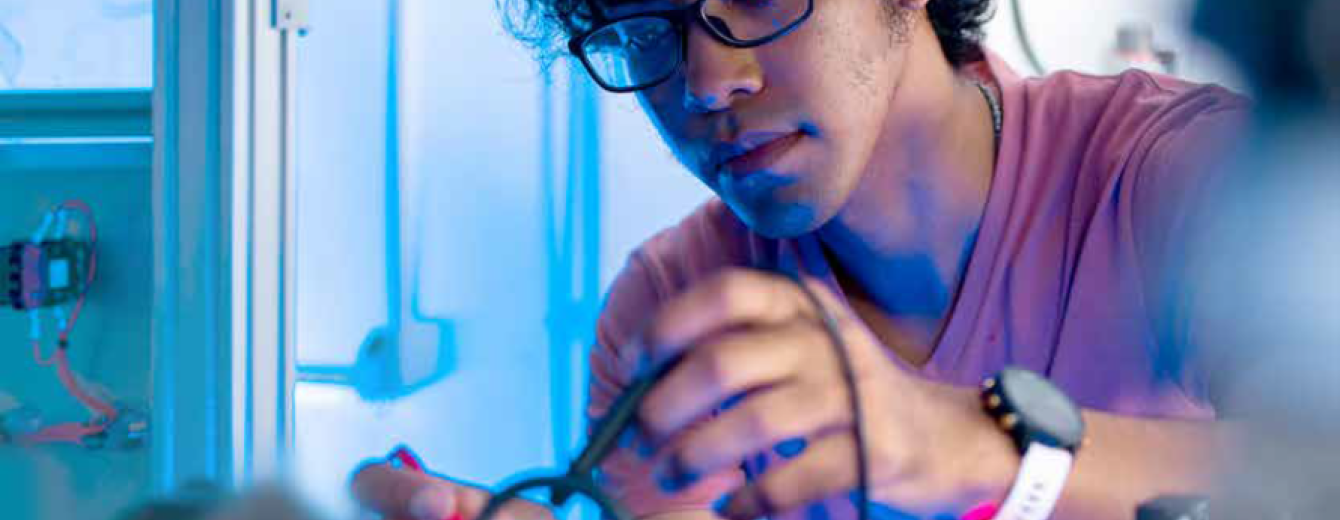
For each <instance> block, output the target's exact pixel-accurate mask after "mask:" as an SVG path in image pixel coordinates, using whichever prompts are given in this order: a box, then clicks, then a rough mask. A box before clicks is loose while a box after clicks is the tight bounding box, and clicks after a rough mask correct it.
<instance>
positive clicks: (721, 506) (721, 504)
mask: <svg viewBox="0 0 1340 520" xmlns="http://www.w3.org/2000/svg"><path fill="white" fill-rule="evenodd" d="M729 505H730V494H725V495H721V498H718V499H717V501H716V502H712V511H714V512H716V514H717V516H719V517H722V518H725V517H726V507H727V506H729Z"/></svg>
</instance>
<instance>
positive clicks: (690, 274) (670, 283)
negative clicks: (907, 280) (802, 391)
mask: <svg viewBox="0 0 1340 520" xmlns="http://www.w3.org/2000/svg"><path fill="white" fill-rule="evenodd" d="M966 72H967V73H968V74H971V75H975V76H976V77H978V78H979V79H980V80H982V81H983V82H984V83H986V84H987V85H989V86H990V87H991V88H993V89H994V90H995V91H996V92H997V93H998V94H999V97H1000V99H1001V102H1002V104H1003V110H1004V128H1003V129H1002V132H1001V141H1000V148H999V155H998V156H997V162H996V167H995V172H994V174H993V178H992V180H991V187H990V194H989V196H988V198H987V202H986V208H985V212H984V213H983V216H982V221H981V224H980V227H979V230H978V236H977V241H976V244H975V246H974V247H973V250H972V253H971V256H970V258H969V260H968V264H967V268H966V269H967V272H966V274H965V276H964V278H963V282H962V287H961V288H960V289H959V290H960V293H959V295H958V297H957V300H956V301H955V303H954V305H953V308H952V311H951V314H950V316H949V321H948V324H947V325H946V328H945V329H944V332H943V334H942V335H941V338H940V341H939V343H938V344H937V345H935V346H934V349H933V351H932V353H931V357H930V359H929V361H928V362H927V363H926V364H925V365H924V366H923V367H921V368H920V369H917V370H919V371H920V374H921V375H922V376H924V377H927V378H930V379H933V380H937V381H942V382H947V383H952V384H956V385H977V384H978V383H979V382H980V381H981V380H982V379H984V378H985V377H988V376H990V375H991V374H993V373H995V372H996V371H998V370H1000V369H1001V368H1002V367H1004V366H1006V365H1015V366H1021V367H1024V368H1028V369H1031V370H1033V371H1036V372H1039V373H1042V374H1045V375H1046V376H1047V377H1048V378H1050V379H1051V380H1052V381H1053V382H1054V383H1055V384H1057V385H1058V386H1059V387H1060V388H1061V389H1063V390H1064V391H1065V392H1066V393H1067V394H1069V395H1070V396H1071V397H1072V398H1073V399H1074V400H1075V401H1076V402H1077V403H1078V404H1079V405H1080V406H1083V407H1085V408H1089V409H1095V410H1102V411H1107V412H1112V413H1117V414H1123V415H1130V416H1141V417H1161V418H1186V419H1206V418H1213V417H1214V416H1215V410H1214V407H1213V405H1212V403H1211V400H1210V394H1211V392H1210V389H1211V387H1212V383H1213V381H1212V380H1211V377H1210V376H1211V375H1212V373H1213V372H1214V371H1215V370H1214V366H1215V364H1214V363H1213V362H1212V361H1210V360H1207V359H1198V358H1197V356H1194V355H1186V353H1187V352H1190V350H1186V349H1183V348H1182V345H1183V344H1187V343H1193V342H1194V340H1195V337H1194V336H1195V330H1194V327H1193V326H1190V325H1188V320H1187V319H1185V316H1184V314H1185V313H1184V312H1183V310H1184V309H1181V306H1182V305H1183V304H1184V303H1185V302H1183V301H1181V300H1180V299H1179V298H1178V297H1177V296H1176V294H1175V291H1174V289H1173V288H1175V287H1176V281H1177V280H1176V277H1177V274H1176V273H1177V272H1178V271H1179V267H1184V266H1179V260H1180V259H1181V254H1182V251H1183V247H1184V245H1185V244H1186V242H1187V241H1188V239H1189V238H1190V237H1188V236H1187V235H1189V234H1192V233H1193V232H1192V231H1191V227H1190V225H1189V222H1191V221H1192V220H1194V219H1193V216H1194V215H1193V213H1195V211H1196V210H1195V209H1194V208H1197V207H1198V206H1199V202H1200V201H1201V200H1203V199H1205V198H1206V197H1207V196H1208V194H1209V193H1210V192H1211V191H1212V190H1213V188H1214V187H1215V185H1216V183H1217V179H1218V175H1217V174H1216V171H1217V169H1215V168H1213V167H1211V165H1212V164H1213V161H1214V159H1215V158H1217V157H1221V156H1223V155H1226V153H1227V152H1228V151H1229V150H1228V148H1229V147H1230V146H1231V143H1232V137H1234V136H1235V135H1237V133H1238V131H1239V130H1241V129H1242V128H1243V127H1244V126H1245V118H1246V111H1247V109H1248V103H1247V101H1246V100H1244V99H1243V98H1241V97H1239V96H1237V95H1234V94H1232V93H1230V92H1228V91H1227V90H1224V89H1222V88H1220V87H1216V86H1209V85H1197V84H1192V83H1187V82H1184V81H1180V80H1176V79H1173V78H1170V77H1167V76H1161V75H1155V74H1150V73H1146V72H1141V71H1130V72H1126V73H1124V74H1121V75H1118V76H1090V75H1084V74H1077V73H1072V72H1062V73H1058V74H1053V75H1050V76H1047V77H1044V78H1032V79H1022V78H1020V77H1019V76H1017V75H1016V74H1015V73H1014V72H1013V71H1011V70H1010V69H1009V67H1008V66H1007V65H1006V64H1004V62H1003V61H1001V60H1000V59H999V58H998V57H997V56H995V55H994V54H991V53H989V52H988V53H987V58H986V59H985V60H984V61H982V62H979V63H976V64H973V65H970V66H969V67H968V68H967V69H966ZM727 267H751V268H758V269H766V270H771V271H779V272H788V271H790V272H795V271H797V270H799V271H800V272H802V273H804V274H806V275H809V276H815V277H818V278H821V279H823V280H825V281H826V282H827V283H828V284H829V286H830V287H832V288H833V289H834V290H835V291H837V292H838V293H839V294H840V290H839V289H838V287H837V284H836V282H835V280H834V279H833V276H832V271H831V269H830V268H829V264H828V260H827V259H826V258H825V255H824V252H823V249H822V247H821V246H820V245H819V244H818V242H817V239H816V238H815V237H813V236H801V237H798V238H794V239H782V240H774V239H767V238H764V237H762V236H759V235H757V234H755V233H753V232H751V231H750V230H749V229H748V228H747V227H746V226H745V225H744V224H743V223H742V222H741V221H740V220H739V219H737V218H736V217H735V216H734V215H733V214H732V213H731V212H730V210H729V209H728V208H727V207H726V206H725V205H724V204H723V203H722V202H721V201H720V200H717V199H713V200H711V201H709V202H707V203H705V204H703V205H702V206H700V207H699V208H698V209H697V210H696V211H694V212H693V213H692V214H690V215H689V216H688V217H687V218H685V219H684V220H683V221H682V222H680V223H679V224H677V225H676V226H674V227H671V228H669V229H667V230H665V231H662V232H661V233H659V234H657V235H656V236H655V237H653V238H651V239H650V240H648V241H647V242H646V243H644V244H643V245H642V246H641V247H640V248H638V249H637V250H636V251H635V252H634V253H633V254H632V255H631V257H630V258H629V260H628V264H627V265H626V266H625V268H624V269H623V271H622V272H621V273H620V275H619V276H618V278H617V279H616V280H615V282H614V285H613V288H612V289H611V291H610V294H609V297H608V300H607V303H606V307H605V309H604V311H603V313H602V315H601V317H600V320H599V324H598V326H597V345H596V347H595V349H594V351H593V353H592V355H591V386H590V405H589V407H588V409H587V414H588V416H589V417H590V418H598V417H600V416H601V415H602V414H603V413H604V411H605V409H606V408H607V407H608V406H609V404H610V402H611V401H612V400H613V399H614V398H615V397H616V396H617V395H618V393H619V391H620V389H621V388H622V387H623V386H624V385H625V384H627V383H628V381H629V379H630V376H631V374H632V371H633V369H634V367H635V366H636V360H637V358H638V353H637V352H635V351H632V350H633V349H635V348H636V347H635V346H634V345H635V344H634V343H630V339H631V338H633V337H634V335H636V333H637V332H639V329H640V328H641V327H642V326H643V325H644V324H645V323H646V322H647V320H648V319H649V318H650V317H651V316H653V315H654V313H655V312H656V310H657V308H658V306H659V305H661V303H663V302H665V301H666V299H667V298H671V297H673V296H674V295H675V294H677V293H679V292H681V291H683V290H685V289H686V288H688V287H689V286H691V285H692V284H694V283H695V282H698V281H701V280H703V279H704V278H706V277H708V276H710V275H712V274H714V273H715V272H717V271H719V270H721V269H723V268H727ZM889 276H898V273H896V272H890V273H889ZM891 355H892V354H891ZM1189 359H1190V360H1193V361H1188V360H1189ZM791 451H793V450H788V449H785V447H783V449H776V450H772V452H769V453H762V454H759V455H758V456H756V457H751V458H750V459H749V460H744V461H741V464H740V466H739V469H736V470H732V471H727V472H723V473H720V474H717V475H712V476H709V477H707V478H704V479H703V480H701V481H699V482H698V483H697V484H695V485H693V486H691V487H690V488H689V489H687V490H685V491H683V492H680V493H677V494H667V493H664V492H662V491H661V490H660V489H659V488H658V487H657V485H656V482H655V480H654V478H653V476H652V474H651V473H652V472H651V463H650V462H648V461H644V460H641V459H640V458H638V456H637V455H636V454H635V453H632V452H630V451H628V450H625V449H621V450H617V451H615V452H614V453H613V454H611V456H610V457H609V458H608V459H606V462H605V464H604V465H603V466H602V471H601V478H602V481H603V482H604V484H605V485H606V486H607V488H608V489H610V490H611V491H612V492H613V493H614V494H615V496H616V497H618V498H619V499H621V500H622V501H624V502H625V503H626V504H627V505H628V506H629V508H630V509H631V510H632V511H633V512H634V513H635V514H636V515H638V516H640V517H641V516H647V515H652V514H657V513H666V512H672V511H683V510H693V509H700V510H706V509H708V508H710V506H711V504H712V503H713V502H714V501H715V500H716V499H717V498H719V497H720V496H722V495H723V494H724V493H726V492H728V491H730V490H731V489H733V488H734V487H735V486H737V485H739V484H740V483H741V482H743V479H745V478H747V475H756V474H758V473H759V472H761V471H764V470H765V469H766V467H767V466H768V465H769V463H770V462H771V463H775V462H776V459H777V458H778V457H785V456H789V455H794V453H790V452H791ZM854 517H855V515H854V508H853V507H852V504H851V501H850V500H847V499H845V498H834V499H830V500H827V501H824V502H821V503H816V504H814V505H811V506H809V507H808V508H805V509H802V510H799V511H795V512H792V513H790V514H787V515H781V516H780V518H781V520H795V519H800V518H808V519H810V520H818V519H824V520H827V519H835V518H854Z"/></svg>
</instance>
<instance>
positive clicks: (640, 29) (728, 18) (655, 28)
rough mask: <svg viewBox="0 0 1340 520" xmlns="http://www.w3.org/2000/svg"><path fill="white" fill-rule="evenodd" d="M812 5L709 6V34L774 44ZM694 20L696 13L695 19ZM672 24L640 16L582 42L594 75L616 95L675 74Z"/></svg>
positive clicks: (729, 0)
mask: <svg viewBox="0 0 1340 520" xmlns="http://www.w3.org/2000/svg"><path fill="white" fill-rule="evenodd" d="M810 1H811V0H706V1H705V2H704V3H703V5H702V15H703V17H704V19H705V20H706V21H707V25H708V26H709V27H708V29H709V30H711V31H712V32H714V33H716V34H717V36H718V37H720V38H722V39H724V40H726V41H728V42H731V43H733V44H736V45H749V44H751V43H754V42H758V41H762V40H766V39H768V38H772V37H774V36H775V35H777V34H778V33H780V32H782V31H785V30H786V29H788V28H789V27H790V26H792V25H793V24H795V23H796V22H797V21H798V20H800V18H801V17H803V16H804V15H805V12H806V11H807V9H808V8H809V2H810ZM695 16H696V13H695ZM681 30H682V28H680V27H678V26H677V25H676V24H675V23H674V22H673V21H671V19H670V18H666V17H661V16H651V15H649V16H636V17H632V18H626V19H623V20H620V21H618V22H615V23H612V24H610V25H606V26H604V27H601V28H600V29H598V30H596V31H595V32H593V33H591V34H590V35H588V36H587V37H586V39H585V40H583V41H582V45H581V49H582V52H583V53H584V54H585V55H586V62H587V64H588V66H589V67H590V69H591V73H592V74H593V75H596V76H597V79H599V80H600V81H601V82H602V83H603V84H605V85H606V86H608V87H613V88H616V89H636V88H640V87H643V86H647V85H650V84H653V83H656V82H658V81H661V80H663V79H665V78H666V77H668V76H669V75H670V74H673V73H674V71H675V68H676V67H678V66H679V63H680V60H681V59H682V56H681V52H682V40H683V36H682V35H681V33H680V31H681Z"/></svg>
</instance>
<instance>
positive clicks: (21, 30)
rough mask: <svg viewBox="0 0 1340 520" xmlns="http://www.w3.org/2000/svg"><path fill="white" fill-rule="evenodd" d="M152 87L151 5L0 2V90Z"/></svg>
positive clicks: (123, 0)
mask: <svg viewBox="0 0 1340 520" xmlns="http://www.w3.org/2000/svg"><path fill="white" fill-rule="evenodd" d="M152 84H153V1H152V0H3V1H0V90H14V89H23V90H40V89H70V88H147V87H150V86H151V85H152Z"/></svg>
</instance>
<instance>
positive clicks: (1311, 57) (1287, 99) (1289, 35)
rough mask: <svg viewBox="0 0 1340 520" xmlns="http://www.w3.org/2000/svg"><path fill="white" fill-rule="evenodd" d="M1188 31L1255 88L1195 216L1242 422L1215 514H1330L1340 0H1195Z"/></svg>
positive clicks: (1339, 299)
mask: <svg viewBox="0 0 1340 520" xmlns="http://www.w3.org/2000/svg"><path fill="white" fill-rule="evenodd" d="M1195 19H1196V25H1197V28H1198V29H1199V30H1200V31H1201V32H1202V33H1203V34H1205V35H1206V36H1208V37H1209V38H1211V39H1212V40H1214V42H1215V43H1217V44H1219V45H1220V46H1222V47H1223V48H1224V49H1225V50H1226V51H1228V52H1229V54H1230V55H1232V57H1233V58H1234V59H1235V60H1236V61H1237V62H1238V64H1239V65H1240V66H1241V68H1242V69H1243V72H1244V73H1245V74H1246V76H1247V77H1248V79H1249V80H1250V82H1251V84H1252V85H1253V88H1254V89H1255V90H1256V92H1255V97H1256V99H1257V100H1258V101H1259V107H1258V117H1257V122H1256V128H1255V131H1254V138H1253V139H1252V140H1251V143H1252V144H1251V146H1250V147H1247V149H1245V150H1242V151H1241V153H1240V154H1239V157H1237V158H1236V160H1235V161H1233V163H1234V164H1235V166H1234V170H1233V171H1232V172H1231V175H1230V182H1229V183H1228V186H1227V190H1226V192H1225V193H1226V195H1225V198H1224V200H1223V203H1222V204H1220V205H1219V206H1218V208H1219V211H1216V212H1215V213H1213V214H1212V215H1210V217H1209V218H1208V219H1207V222H1208V225H1207V228H1206V233H1205V240H1204V243H1203V244H1202V246H1201V247H1200V248H1198V253H1197V254H1196V255H1195V256H1194V257H1192V258H1189V259H1187V262H1188V265H1191V266H1194V267H1195V268H1196V269H1195V270H1193V271H1192V272H1194V274H1193V275H1192V276H1191V278H1192V279H1191V280H1189V283H1190V284H1191V285H1190V287H1192V289H1191V291H1190V295H1191V297H1192V298H1195V299H1197V300H1198V301H1200V302H1203V303H1205V305H1204V306H1203V308H1204V310H1205V311H1206V312H1204V315H1203V316H1202V320H1203V325H1205V326H1203V327H1201V328H1200V330H1201V331H1203V333H1204V337H1201V338H1199V340H1198V341H1196V342H1195V343H1196V345H1199V346H1198V347H1193V348H1203V349H1207V350H1208V351H1209V352H1208V353H1206V354H1207V355H1209V356H1211V357H1212V358H1213V359H1218V360H1223V365H1222V366H1224V367H1233V368H1232V369H1231V370H1223V371H1221V372H1222V373H1219V374H1216V375H1215V381H1212V382H1210V384H1211V386H1212V387H1213V391H1214V392H1215V393H1216V394H1217V395H1218V396H1219V397H1220V399H1219V400H1220V401H1221V402H1223V403H1226V404H1225V406H1223V407H1221V409H1220V410H1219V413H1220V417H1221V419H1225V420H1229V421H1233V422H1235V423H1239V424H1241V425H1242V431H1243V436H1242V437H1241V438H1240V439H1239V443H1238V450H1237V452H1236V453H1234V454H1233V456H1232V460H1230V461H1228V462H1229V466H1228V467H1227V468H1226V471H1225V481H1224V483H1223V485H1224V488H1223V489H1222V490H1221V493H1220V494H1221V498H1220V500H1221V501H1222V502H1217V503H1215V504H1213V505H1212V509H1213V511H1214V518H1216V520H1218V519H1220V518H1226V519H1235V520H1236V519H1244V520H1245V519H1251V520H1262V519H1276V518H1279V519H1285V518H1287V519H1294V518H1299V519H1302V518H1309V519H1310V518H1335V517H1336V514H1335V513H1334V511H1333V509H1334V507H1335V504H1334V499H1335V497H1337V496H1340V449H1338V448H1340V385H1337V382H1340V38H1336V37H1335V34H1336V32H1337V31H1340V1H1336V0H1285V1H1282V2H1272V3H1270V4H1269V5H1266V4H1261V3H1259V2H1248V1H1247V0H1216V1H1209V0H1202V2H1201V3H1200V4H1199V7H1198V10H1197V13H1196V18H1195Z"/></svg>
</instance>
